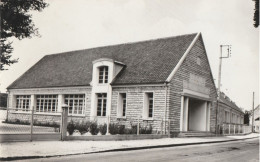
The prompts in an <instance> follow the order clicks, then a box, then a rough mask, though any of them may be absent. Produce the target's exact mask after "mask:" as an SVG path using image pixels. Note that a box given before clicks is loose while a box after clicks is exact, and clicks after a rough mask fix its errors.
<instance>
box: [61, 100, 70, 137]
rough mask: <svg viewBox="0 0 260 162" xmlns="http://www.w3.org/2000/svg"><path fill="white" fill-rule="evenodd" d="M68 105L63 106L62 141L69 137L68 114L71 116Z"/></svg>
mask: <svg viewBox="0 0 260 162" xmlns="http://www.w3.org/2000/svg"><path fill="white" fill-rule="evenodd" d="M68 108H69V107H68V105H66V104H63V105H62V120H61V122H62V124H61V125H62V127H61V140H62V141H64V140H65V139H66V136H67V125H68V114H69V110H68Z"/></svg>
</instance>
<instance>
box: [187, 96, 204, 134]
mask: <svg viewBox="0 0 260 162" xmlns="http://www.w3.org/2000/svg"><path fill="white" fill-rule="evenodd" d="M188 109H189V110H188V111H189V112H188V131H207V128H206V123H207V102H206V101H203V100H197V99H190V100H189V108H188Z"/></svg>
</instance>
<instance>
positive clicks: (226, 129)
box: [220, 124, 252, 135]
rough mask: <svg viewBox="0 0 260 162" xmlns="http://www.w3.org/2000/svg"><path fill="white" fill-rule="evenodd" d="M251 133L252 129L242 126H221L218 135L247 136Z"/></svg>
mask: <svg viewBox="0 0 260 162" xmlns="http://www.w3.org/2000/svg"><path fill="white" fill-rule="evenodd" d="M251 132H252V127H251V126H248V125H243V124H222V127H221V131H220V134H223V135H231V134H248V133H251Z"/></svg>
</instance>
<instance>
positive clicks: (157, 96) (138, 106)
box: [111, 86, 168, 132]
mask: <svg viewBox="0 0 260 162" xmlns="http://www.w3.org/2000/svg"><path fill="white" fill-rule="evenodd" d="M146 92H153V93H154V111H153V118H152V119H143V117H142V115H143V108H144V94H145V93H146ZM165 92H166V91H165V87H164V86H151V87H147V86H143V87H142V86H138V87H125V88H119V87H117V88H113V92H112V108H111V120H112V121H113V122H118V123H122V124H126V126H127V127H130V124H131V123H132V124H137V120H138V117H139V121H140V123H141V126H148V125H149V124H151V125H152V128H153V131H155V132H159V131H161V125H162V120H164V118H165V106H166V105H165V95H166V93H165ZM119 93H126V94H127V108H126V118H117V108H118V95H119ZM167 112H168V108H167V109H166V113H167ZM166 127H167V124H166ZM163 128H164V124H163Z"/></svg>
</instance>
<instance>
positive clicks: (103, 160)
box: [26, 139, 259, 162]
mask: <svg viewBox="0 0 260 162" xmlns="http://www.w3.org/2000/svg"><path fill="white" fill-rule="evenodd" d="M68 147H69V146H68ZM46 149H48V148H46ZM26 161H29V160H26ZM31 161H76V162H80V161H87V162H92V161H98V162H121V161H123V162H133V161H138V162H143V161H149V162H150V161H151V162H158V161H160V162H161V161H167V162H168V161H176V162H201V161H206V162H215V161H221V162H232V161H235V162H259V140H258V139H250V140H245V141H236V142H227V143H218V144H203V145H193V146H181V147H170V148H156V149H146V150H137V151H123V152H107V153H95V154H83V155H73V156H62V157H55V158H45V159H32V160H31Z"/></svg>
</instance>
